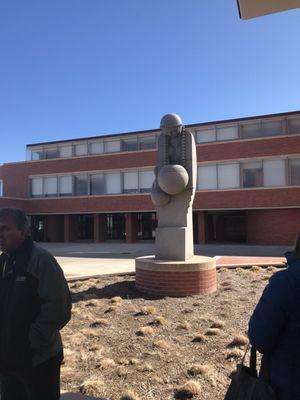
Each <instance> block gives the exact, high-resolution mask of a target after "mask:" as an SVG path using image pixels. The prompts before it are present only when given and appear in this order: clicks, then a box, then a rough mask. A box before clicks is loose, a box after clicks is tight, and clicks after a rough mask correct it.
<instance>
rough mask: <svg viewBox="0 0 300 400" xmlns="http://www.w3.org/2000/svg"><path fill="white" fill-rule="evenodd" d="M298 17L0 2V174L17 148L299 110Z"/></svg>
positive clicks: (105, 0)
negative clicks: (164, 120) (168, 116)
mask: <svg viewBox="0 0 300 400" xmlns="http://www.w3.org/2000/svg"><path fill="white" fill-rule="evenodd" d="M299 38H300V10H299V9H297V10H291V11H287V12H282V13H278V14H273V15H269V16H265V17H260V18H256V19H253V20H246V21H243V20H240V19H239V16H238V10H237V6H236V0H226V1H225V0H151V1H150V0H45V1H41V0H26V1H24V0H1V2H0V137H1V147H0V163H4V162H9V161H20V160H23V159H24V157H25V146H26V144H27V143H36V142H42V141H52V140H63V139H72V138H78V137H84V136H93V135H95V136H96V135H102V134H109V133H121V132H128V131H135V130H145V129H154V128H157V127H158V126H159V121H160V118H161V117H162V115H163V114H165V113H167V112H176V113H178V114H180V115H181V117H182V119H183V122H184V123H186V124H189V123H197V122H207V121H211V120H220V119H227V118H228V119H229V118H238V117H247V116H251V115H259V114H268V113H277V112H287V111H294V110H299V109H300V40H299Z"/></svg>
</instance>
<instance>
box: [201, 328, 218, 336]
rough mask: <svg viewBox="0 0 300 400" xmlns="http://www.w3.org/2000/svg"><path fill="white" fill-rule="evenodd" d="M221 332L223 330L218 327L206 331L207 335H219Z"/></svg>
mask: <svg viewBox="0 0 300 400" xmlns="http://www.w3.org/2000/svg"><path fill="white" fill-rule="evenodd" d="M220 333H221V330H220V329H218V328H209V329H207V331H206V332H205V335H206V336H216V335H219V334H220Z"/></svg>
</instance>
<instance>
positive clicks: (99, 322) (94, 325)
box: [90, 318, 109, 328]
mask: <svg viewBox="0 0 300 400" xmlns="http://www.w3.org/2000/svg"><path fill="white" fill-rule="evenodd" d="M108 325H109V321H108V319H105V318H100V319H97V320H96V321H94V322H92V323H91V324H90V328H99V326H108Z"/></svg>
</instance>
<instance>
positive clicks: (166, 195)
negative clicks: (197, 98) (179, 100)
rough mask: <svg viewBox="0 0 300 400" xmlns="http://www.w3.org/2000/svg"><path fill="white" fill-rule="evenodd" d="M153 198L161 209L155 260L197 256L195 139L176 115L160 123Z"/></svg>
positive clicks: (184, 258)
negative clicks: (194, 214)
mask: <svg viewBox="0 0 300 400" xmlns="http://www.w3.org/2000/svg"><path fill="white" fill-rule="evenodd" d="M160 128H161V131H162V133H161V135H160V136H159V139H158V156H157V165H156V167H155V170H154V173H155V181H154V183H153V187H152V192H151V199H152V202H153V203H154V204H155V206H156V208H157V218H158V226H157V228H156V237H155V246H156V254H155V257H156V259H158V260H177V261H186V260H188V259H189V258H191V257H193V255H194V247H193V215H192V204H193V199H194V196H195V191H196V182H197V157H196V145H195V140H194V137H193V135H192V133H191V132H190V131H188V130H187V129H186V128H185V126H184V125H183V124H182V121H181V119H180V117H179V116H178V115H176V114H166V115H165V116H164V117H163V118H162V120H161V124H160Z"/></svg>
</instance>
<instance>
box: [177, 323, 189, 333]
mask: <svg viewBox="0 0 300 400" xmlns="http://www.w3.org/2000/svg"><path fill="white" fill-rule="evenodd" d="M177 329H181V330H185V331H190V330H191V329H192V325H191V324H190V323H189V322H187V321H183V322H180V323H179V324H178V325H177Z"/></svg>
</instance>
